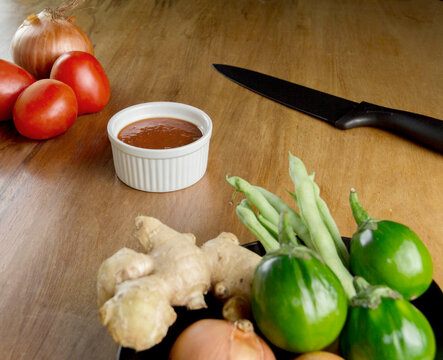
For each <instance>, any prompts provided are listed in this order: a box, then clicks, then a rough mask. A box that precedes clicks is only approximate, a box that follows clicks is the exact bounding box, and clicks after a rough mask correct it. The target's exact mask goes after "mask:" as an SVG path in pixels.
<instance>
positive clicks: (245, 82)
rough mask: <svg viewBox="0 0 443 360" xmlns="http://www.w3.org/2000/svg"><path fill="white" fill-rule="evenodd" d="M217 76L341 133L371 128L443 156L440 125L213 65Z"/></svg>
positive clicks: (413, 116)
mask: <svg viewBox="0 0 443 360" xmlns="http://www.w3.org/2000/svg"><path fill="white" fill-rule="evenodd" d="M212 66H213V67H214V68H215V69H216V70H217V71H218V72H220V73H221V74H223V75H224V76H226V77H227V78H228V79H230V80H232V81H234V82H235V83H237V84H239V85H241V86H243V87H245V88H247V89H249V90H252V91H254V92H256V93H258V94H260V95H262V96H265V97H267V98H269V99H271V100H274V101H276V102H278V103H280V104H283V105H285V106H287V107H289V108H291V109H295V110H298V111H300V112H303V113H305V114H308V115H310V116H313V117H316V118H318V119H320V120H323V121H326V122H328V123H330V124H331V125H333V126H335V127H337V128H339V129H342V130H346V129H351V128H355V127H359V126H371V127H377V128H381V129H384V130H388V131H390V132H392V133H395V134H397V135H400V136H403V137H406V138H408V139H410V140H412V141H415V142H417V143H420V144H422V145H425V146H427V147H429V148H431V149H433V150H437V151H439V152H443V121H442V120H438V119H434V118H432V117H429V116H425V115H420V114H415V113H411V112H407V111H402V110H396V109H390V108H387V107H383V106H378V105H374V104H370V103H367V102H364V101H362V102H360V103H357V102H354V101H350V100H346V99H343V98H341V97H338V96H334V95H331V94H327V93H324V92H321V91H318V90H314V89H310V88H308V87H305V86H302V85H298V84H294V83H292V82H289V81H287V80H283V79H278V78H276V77H273V76H270V75H266V74H262V73H259V72H257V71H253V70H248V69H243V68H240V67H236V66H231V65H222V64H213V65H212Z"/></svg>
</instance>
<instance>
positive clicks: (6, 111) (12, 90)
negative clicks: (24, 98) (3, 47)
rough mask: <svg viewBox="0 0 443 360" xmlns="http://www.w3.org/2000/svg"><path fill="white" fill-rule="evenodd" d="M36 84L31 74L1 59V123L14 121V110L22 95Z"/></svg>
mask: <svg viewBox="0 0 443 360" xmlns="http://www.w3.org/2000/svg"><path fill="white" fill-rule="evenodd" d="M33 82H35V79H34V78H33V77H32V75H31V74H30V73H28V72H27V71H26V70H24V69H22V68H21V67H20V66H17V65H15V64H13V63H11V62H9V61H6V60H2V59H0V121H5V120H9V119H12V109H13V108H14V104H15V101H16V100H17V98H18V96H19V95H20V93H21V92H22V91H23V90H24V89H25V88H27V87H28V86H29V85H31V84H32V83H33Z"/></svg>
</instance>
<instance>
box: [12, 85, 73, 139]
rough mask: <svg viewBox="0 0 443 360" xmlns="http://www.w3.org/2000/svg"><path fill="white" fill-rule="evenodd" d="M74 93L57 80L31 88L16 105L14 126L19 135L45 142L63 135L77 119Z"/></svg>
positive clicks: (26, 90)
mask: <svg viewBox="0 0 443 360" xmlns="http://www.w3.org/2000/svg"><path fill="white" fill-rule="evenodd" d="M77 110H78V106H77V99H76V97H75V94H74V91H73V90H72V89H71V88H70V87H69V86H68V85H66V84H63V83H62V82H60V81H58V80H53V79H43V80H38V81H36V82H35V83H33V84H32V85H30V86H28V87H27V88H26V89H25V90H24V91H23V92H22V93H21V94H20V96H19V97H18V99H17V101H16V102H15V106H14V112H13V117H14V124H15V127H16V129H17V130H18V132H19V133H20V134H22V135H23V136H26V137H28V138H31V139H36V140H43V139H48V138H51V137H54V136H57V135H60V134H62V133H64V132H65V131H66V130H68V129H69V128H70V127H71V126H72V124H74V121H75V119H76V118H77Z"/></svg>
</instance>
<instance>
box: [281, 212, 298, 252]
mask: <svg viewBox="0 0 443 360" xmlns="http://www.w3.org/2000/svg"><path fill="white" fill-rule="evenodd" d="M278 242H279V243H280V245H284V244H286V245H290V246H300V243H299V242H298V240H297V238H296V236H295V234H294V230H293V228H292V221H291V218H290V216H289V213H287V212H282V213H281V214H280V222H279V224H278Z"/></svg>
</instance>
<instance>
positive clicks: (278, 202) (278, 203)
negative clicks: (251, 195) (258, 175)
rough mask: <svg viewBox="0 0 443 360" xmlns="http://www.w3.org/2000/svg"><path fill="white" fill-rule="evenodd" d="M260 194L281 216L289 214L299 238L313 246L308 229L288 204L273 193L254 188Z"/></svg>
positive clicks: (257, 187)
mask: <svg viewBox="0 0 443 360" xmlns="http://www.w3.org/2000/svg"><path fill="white" fill-rule="evenodd" d="M254 187H255V188H256V189H257V190H258V191H260V193H261V194H262V195H263V196H264V197H265V198H266V200H267V201H268V202H269V204H271V206H272V207H274V209H275V210H277V212H278V213H279V214H281V213H282V212H287V213H288V217H289V219H290V221H291V224H292V228H293V229H294V231H295V233H296V234H297V236H298V237H299V238H300V239H301V240H302V241H303V242H304V243H305V244H306V245H307V246H308V247H311V246H313V243H312V240H311V236H310V235H309V231H308V228H307V227H306V225H305V224H304V223H303V221H302V219H301V217H300V215H299V214H298V213H297V212H296V211H295V210H294V209H292V208H291V207H290V206H289V205H288V204H286V203H285V202H284V201H283V200H282V199H281V198H280V197H279V196H277V195H275V194H273V193H272V192H270V191H268V190H266V189H264V188H262V187H260V186H254Z"/></svg>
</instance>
